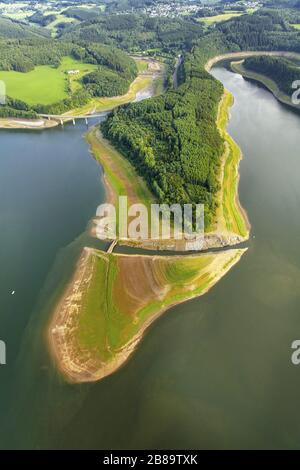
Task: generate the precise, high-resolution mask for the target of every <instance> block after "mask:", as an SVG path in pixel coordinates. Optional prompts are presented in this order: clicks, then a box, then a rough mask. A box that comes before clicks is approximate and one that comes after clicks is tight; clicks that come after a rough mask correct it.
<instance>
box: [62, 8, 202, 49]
mask: <svg viewBox="0 0 300 470" xmlns="http://www.w3.org/2000/svg"><path fill="white" fill-rule="evenodd" d="M202 33H203V26H202V25H201V24H200V23H197V22H194V21H192V20H188V19H182V18H159V17H155V18H149V17H147V16H144V15H137V14H120V15H100V16H98V17H96V18H95V19H93V20H91V21H86V22H84V23H81V24H79V25H75V26H71V27H69V28H67V30H66V31H64V32H62V35H61V38H62V39H64V40H68V41H69V40H72V41H77V40H84V41H90V42H99V43H103V44H114V45H116V46H118V47H120V48H122V49H124V50H126V51H129V52H139V51H149V50H152V51H154V52H155V51H156V52H159V51H160V52H161V51H162V52H166V53H175V52H176V51H180V50H182V49H189V48H190V47H191V45H192V42H193V40H195V39H197V38H198V37H199V36H200V35H201V34H202Z"/></svg>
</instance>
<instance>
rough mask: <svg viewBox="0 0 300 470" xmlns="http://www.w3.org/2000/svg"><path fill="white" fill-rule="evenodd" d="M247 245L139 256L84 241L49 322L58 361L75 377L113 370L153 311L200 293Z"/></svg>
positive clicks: (97, 376) (75, 379)
mask: <svg viewBox="0 0 300 470" xmlns="http://www.w3.org/2000/svg"><path fill="white" fill-rule="evenodd" d="M245 251H246V250H241V249H238V250H227V251H223V252H219V253H205V254H201V255H194V256H191V255H189V256H144V255H119V254H108V253H104V252H102V251H98V250H94V249H85V250H84V253H83V255H82V256H81V259H80V260H79V263H78V266H77V271H76V273H75V275H74V278H73V280H72V282H71V284H70V285H69V287H68V289H67V291H66V292H65V294H64V295H63V297H62V299H61V300H60V302H59V304H58V306H57V308H56V311H55V313H54V317H53V319H52V322H51V325H50V329H49V338H50V342H51V345H52V351H53V354H54V357H55V359H56V361H57V365H58V367H59V369H60V370H61V372H62V373H64V374H65V376H66V377H68V379H69V380H70V381H73V382H87V381H95V380H99V379H101V378H103V377H105V376H107V375H109V374H112V373H113V372H114V371H116V370H117V369H118V368H119V367H120V366H121V365H123V364H124V362H125V361H126V360H127V359H128V357H129V356H130V355H131V354H132V353H133V351H134V350H135V348H136V346H137V344H138V342H139V341H140V340H141V338H142V336H143V333H144V331H145V330H146V329H147V328H148V326H149V325H150V324H151V323H152V322H153V321H154V320H155V319H156V318H157V317H158V316H159V315H161V314H162V313H163V312H164V311H165V310H167V309H168V308H170V307H171V306H172V305H175V304H178V303H181V302H184V301H186V300H188V299H191V298H194V297H197V296H200V295H203V294H204V293H205V292H207V291H208V290H209V289H210V288H211V287H212V286H213V285H214V284H215V283H216V282H217V281H218V280H219V279H220V278H221V277H223V276H224V275H225V274H226V272H227V271H228V270H229V269H230V268H231V267H232V266H233V265H234V264H236V263H237V262H238V261H239V260H240V258H241V256H242V255H243V254H244V252H245Z"/></svg>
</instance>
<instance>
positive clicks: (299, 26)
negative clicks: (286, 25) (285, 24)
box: [290, 23, 300, 29]
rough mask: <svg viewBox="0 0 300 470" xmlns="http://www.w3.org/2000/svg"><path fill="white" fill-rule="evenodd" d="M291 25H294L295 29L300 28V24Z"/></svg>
mask: <svg viewBox="0 0 300 470" xmlns="http://www.w3.org/2000/svg"><path fill="white" fill-rule="evenodd" d="M290 26H292V27H293V28H295V29H300V24H299V23H298V24H291V25H290Z"/></svg>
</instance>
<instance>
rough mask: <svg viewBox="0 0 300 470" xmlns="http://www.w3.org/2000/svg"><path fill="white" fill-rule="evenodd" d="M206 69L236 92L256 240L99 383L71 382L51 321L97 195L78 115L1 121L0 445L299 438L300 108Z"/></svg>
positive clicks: (177, 444) (203, 443)
mask: <svg viewBox="0 0 300 470" xmlns="http://www.w3.org/2000/svg"><path fill="white" fill-rule="evenodd" d="M213 73H214V75H215V76H216V77H217V78H219V79H220V80H221V81H222V82H223V83H224V84H225V85H226V87H227V88H228V89H229V90H231V91H232V92H233V94H234V96H235V104H234V106H233V108H232V110H231V115H232V116H231V120H230V125H229V131H230V133H231V134H232V135H233V137H234V138H235V139H236V141H237V142H238V143H239V145H240V146H241V148H242V151H243V154H244V159H243V161H242V163H241V168H240V169H241V182H240V199H241V202H242V204H243V205H244V207H245V208H246V210H247V211H248V214H249V218H250V221H251V224H252V237H253V238H251V240H250V241H249V251H248V253H247V254H246V255H245V256H244V257H243V258H242V260H241V261H240V263H239V264H238V265H237V266H236V267H235V268H234V269H233V270H232V271H231V272H230V273H229V274H228V275H227V276H226V277H225V278H224V279H223V280H222V281H221V282H219V283H218V285H217V286H215V287H214V288H213V289H212V290H211V291H210V292H209V293H208V294H207V295H205V296H204V297H202V298H199V299H196V300H193V301H191V302H187V303H185V304H182V305H179V306H177V307H175V308H173V309H171V310H169V312H168V313H166V314H165V315H164V316H162V317H161V318H160V319H159V320H158V321H156V323H155V324H154V325H153V327H152V328H151V329H150V331H149V332H148V334H147V335H146V336H145V338H144V340H143V342H142V343H141V344H140V346H139V348H138V350H137V352H136V354H135V355H134V356H133V357H132V358H131V360H130V361H129V362H128V363H127V364H126V365H125V366H124V367H123V368H122V369H121V370H119V371H118V372H117V373H116V374H114V375H113V376H111V377H108V378H106V379H105V380H103V381H101V382H99V383H96V384H92V385H80V386H72V385H69V384H66V383H65V382H64V381H63V380H62V379H61V378H60V377H59V376H58V375H57V373H56V371H55V369H54V368H53V366H52V364H51V362H50V360H49V357H48V354H47V350H46V347H45V339H44V336H43V332H44V330H45V325H46V323H47V319H48V311H49V310H48V309H49V306H51V302H54V301H55V297H53V295H54V293H56V294H57V288H58V287H59V286H62V285H63V283H64V282H65V281H66V280H67V279H68V276H69V274H70V273H71V272H72V267H73V263H74V260H75V259H76V256H77V254H78V252H79V250H80V246H82V245H84V244H86V243H89V242H90V240H87V237H88V236H87V235H86V234H85V233H84V234H83V235H81V236H80V234H82V232H84V229H85V227H86V225H87V223H88V221H89V220H90V218H91V217H92V216H93V214H94V213H95V210H96V207H97V204H98V203H99V202H101V201H102V200H103V198H104V190H103V186H102V184H101V183H99V180H100V175H101V170H100V168H99V166H98V165H97V163H96V162H95V161H94V160H93V159H92V157H91V156H90V155H89V152H88V148H87V146H86V144H85V142H84V140H83V139H82V137H81V136H82V133H83V131H84V129H85V128H84V126H83V127H77V126H76V127H75V128H73V126H71V125H70V126H66V127H65V129H64V130H61V129H54V130H51V131H47V132H42V133H28V132H17V133H16V132H6V131H4V132H2V133H1V134H0V139H1V144H2V145H1V158H0V220H1V228H2V230H1V232H0V260H1V262H0V339H3V340H5V341H6V342H7V351H8V364H7V365H6V366H1V367H0V384H1V387H0V397H1V400H0V413H1V418H0V446H1V447H5V446H7V447H25V448H53V447H59V448H111V449H113V448H139V447H141V448H185V447H186V448H239V447H250V448H251V447H255V448H266V447H267V448H278V447H280V448H282V447H285V448H299V447H300V446H299V442H300V424H299V423H300V420H299V417H300V410H299V406H298V394H299V390H300V366H298V367H297V366H293V365H292V364H291V361H290V355H291V349H290V346H291V343H292V341H293V340H294V339H298V338H300V313H299V292H300V250H299V239H300V217H299V209H298V208H299V203H300V184H299V178H300V177H299V174H300V156H299V148H300V132H299V129H300V118H299V116H297V115H295V114H294V113H293V112H291V111H289V110H288V109H286V108H284V107H283V106H281V105H280V104H279V103H278V102H277V101H276V100H275V99H274V98H273V97H272V95H271V94H270V93H268V92H267V91H265V90H264V89H262V88H259V87H258V86H257V85H255V84H252V83H249V82H246V81H245V80H243V79H242V78H241V77H239V76H238V75H234V74H233V73H231V72H229V71H227V70H225V69H224V68H222V67H218V68H215V69H214V71H213ZM254 237H255V238H254ZM74 239H75V242H73V244H71V245H70V243H71V242H72V241H73V240H74ZM68 245H69V246H68ZM67 246H68V247H67ZM66 247H67V248H66ZM55 260H56V262H55V266H54V268H53V263H54V261H55ZM49 273H50V274H49ZM47 274H48V279H47V282H46V283H45V279H46V276H47ZM43 285H44V289H42V286H43ZM12 290H15V291H16V294H15V295H14V296H11V294H10V293H11V291H12ZM38 298H39V300H38ZM34 307H35V308H34Z"/></svg>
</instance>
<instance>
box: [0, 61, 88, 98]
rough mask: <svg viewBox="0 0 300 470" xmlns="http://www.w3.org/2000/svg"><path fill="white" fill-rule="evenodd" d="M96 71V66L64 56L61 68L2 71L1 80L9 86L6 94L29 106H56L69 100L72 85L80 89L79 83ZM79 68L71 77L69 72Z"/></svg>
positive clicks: (0, 73) (42, 66)
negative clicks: (58, 102)
mask: <svg viewBox="0 0 300 470" xmlns="http://www.w3.org/2000/svg"><path fill="white" fill-rule="evenodd" d="M95 68H96V65H93V64H84V63H83V62H79V61H77V60H75V59H72V57H64V58H63V59H62V61H61V64H60V66H59V67H58V68H54V67H51V66H49V65H39V66H37V67H35V68H34V70H32V71H30V72H27V73H22V72H14V71H9V72H7V71H0V80H3V81H4V83H5V85H6V93H7V95H8V96H10V97H11V98H15V99H18V100H21V101H24V102H25V103H27V104H29V105H34V104H44V105H47V104H52V103H55V102H57V101H61V100H63V99H65V98H67V97H68V82H70V86H71V89H72V90H74V89H76V88H78V87H80V84H79V82H78V80H79V79H80V78H81V77H82V76H83V75H85V74H86V73H88V72H91V71H92V70H94V69H95ZM71 69H77V70H79V73H78V74H77V75H74V76H69V75H68V74H67V71H68V70H71Z"/></svg>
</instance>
